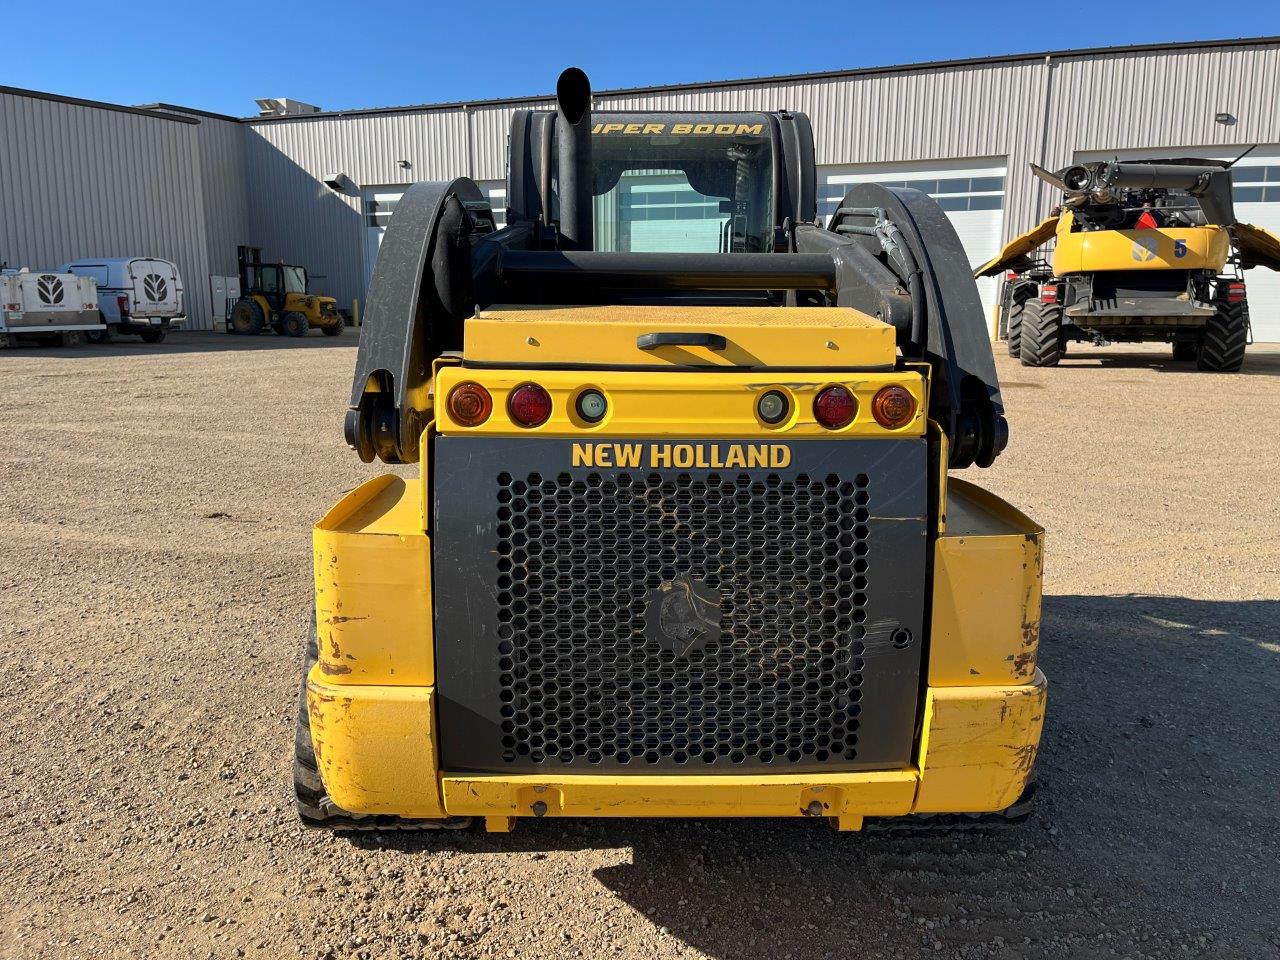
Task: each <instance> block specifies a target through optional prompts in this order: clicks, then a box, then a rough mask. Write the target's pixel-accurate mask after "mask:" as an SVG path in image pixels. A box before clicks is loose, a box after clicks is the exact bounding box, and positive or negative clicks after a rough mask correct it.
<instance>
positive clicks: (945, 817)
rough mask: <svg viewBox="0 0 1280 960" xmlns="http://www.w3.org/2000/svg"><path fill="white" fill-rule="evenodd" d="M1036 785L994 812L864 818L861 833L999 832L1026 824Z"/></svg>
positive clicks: (1031, 785)
mask: <svg viewBox="0 0 1280 960" xmlns="http://www.w3.org/2000/svg"><path fill="white" fill-rule="evenodd" d="M1035 796H1036V782H1035V780H1034V779H1033V780H1032V781H1031V782H1030V783H1028V784H1027V786H1026V788H1025V789H1024V790H1023V791H1022V794H1021V796H1019V797H1018V799H1017V800H1015V801H1014V802H1013V803H1012V804H1011V805H1010V806H1008V807H1005V809H1003V810H997V811H996V812H995V813H912V814H908V815H907V816H905V817H867V819H866V820H865V821H864V822H863V825H862V828H863V829H864V830H871V831H875V832H879V833H888V832H894V833H899V832H902V833H958V832H964V831H969V830H999V829H1003V828H1005V827H1013V826H1017V825H1018V824H1020V823H1024V822H1026V820H1027V818H1029V817H1030V816H1031V809H1032V807H1033V806H1035Z"/></svg>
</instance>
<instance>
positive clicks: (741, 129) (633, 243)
mask: <svg viewBox="0 0 1280 960" xmlns="http://www.w3.org/2000/svg"><path fill="white" fill-rule="evenodd" d="M767 128H768V117H766V116H765V115H764V114H713V115H710V116H708V115H706V114H700V115H696V116H690V115H685V114H646V115H644V118H643V119H639V118H637V117H636V115H634V114H622V115H619V114H603V115H602V119H601V120H599V121H598V122H597V123H596V124H595V125H594V127H593V129H592V137H591V141H592V142H591V157H592V173H593V177H592V180H593V186H592V195H593V203H592V223H593V230H592V233H593V236H594V238H595V243H594V249H595V250H598V251H611V252H618V251H622V252H635V253H640V252H652V253H663V252H687V253H767V252H769V251H771V250H772V249H773V244H774V236H773V234H774V229H773V228H774V222H775V221H774V194H773V169H774V163H773V144H772V142H771V141H770V139H769V137H768V136H767V135H766V132H765V131H766V130H767Z"/></svg>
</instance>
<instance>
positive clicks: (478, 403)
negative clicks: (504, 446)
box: [448, 380, 493, 427]
mask: <svg viewBox="0 0 1280 960" xmlns="http://www.w3.org/2000/svg"><path fill="white" fill-rule="evenodd" d="M448 405H449V416H451V417H453V419H454V420H456V421H458V423H460V424H462V425H463V426H464V427H478V426H480V424H482V423H484V422H485V421H486V420H488V419H489V414H490V413H492V412H493V398H492V397H491V396H489V391H488V390H486V389H485V388H484V387H482V386H480V384H478V383H474V382H472V381H470V380H467V381H466V382H464V383H460V384H458V385H457V386H456V387H454V388H453V389H452V390H450V391H449V404H448Z"/></svg>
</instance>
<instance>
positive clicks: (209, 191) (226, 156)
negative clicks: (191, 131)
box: [197, 117, 252, 277]
mask: <svg viewBox="0 0 1280 960" xmlns="http://www.w3.org/2000/svg"><path fill="white" fill-rule="evenodd" d="M197 131H198V137H199V141H200V177H201V180H202V187H203V189H202V191H201V197H202V200H203V203H204V218H205V229H206V230H207V231H208V241H207V243H208V248H209V260H208V264H209V272H210V273H211V274H213V275H215V276H222V277H234V276H235V275H236V273H237V271H238V270H239V261H238V260H237V259H236V247H238V246H240V245H241V244H246V245H247V244H248V243H249V240H250V238H251V235H252V231H251V229H250V225H249V201H248V182H249V168H248V165H247V164H246V162H245V136H244V126H243V125H242V124H240V123H239V122H237V121H234V120H216V119H213V118H211V117H201V118H200V126H199V127H198V128H197Z"/></svg>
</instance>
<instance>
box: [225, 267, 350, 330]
mask: <svg viewBox="0 0 1280 960" xmlns="http://www.w3.org/2000/svg"><path fill="white" fill-rule="evenodd" d="M307 284H308V281H307V271H306V269H305V268H303V267H299V266H295V265H293V264H286V263H245V264H243V265H242V266H241V268H240V290H241V294H240V299H239V300H237V301H236V304H235V306H234V307H232V308H231V317H230V321H229V322H228V324H227V332H228V333H238V334H243V335H249V336H254V335H257V334H259V333H262V331H263V330H265V329H266V328H267V327H268V326H270V327H271V329H272V330H274V331H275V332H276V333H278V334H280V335H281V336H286V337H305V336H306V335H307V333H308V331H310V330H311V328H312V327H319V328H320V330H321V331H323V333H324V335H325V336H327V337H337V336H341V335H342V331H343V329H344V328H345V327H346V323H345V322H344V320H343V318H342V314H340V313H338V301H337V300H335V299H334V298H333V297H320V296H315V295H314V294H310V293H308V292H307Z"/></svg>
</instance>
